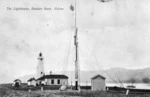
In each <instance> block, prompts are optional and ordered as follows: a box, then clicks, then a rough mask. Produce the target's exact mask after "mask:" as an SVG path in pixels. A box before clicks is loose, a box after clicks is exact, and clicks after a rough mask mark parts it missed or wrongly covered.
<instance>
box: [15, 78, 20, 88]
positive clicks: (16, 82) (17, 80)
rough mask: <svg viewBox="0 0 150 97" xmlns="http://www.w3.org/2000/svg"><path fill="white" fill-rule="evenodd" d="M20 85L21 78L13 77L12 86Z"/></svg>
mask: <svg viewBox="0 0 150 97" xmlns="http://www.w3.org/2000/svg"><path fill="white" fill-rule="evenodd" d="M20 85H21V80H20V79H15V80H14V84H13V86H15V87H19V86H20Z"/></svg>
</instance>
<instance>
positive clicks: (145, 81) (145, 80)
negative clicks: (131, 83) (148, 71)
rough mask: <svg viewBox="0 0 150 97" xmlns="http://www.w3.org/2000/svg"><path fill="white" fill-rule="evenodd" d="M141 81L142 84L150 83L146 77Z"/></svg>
mask: <svg viewBox="0 0 150 97" xmlns="http://www.w3.org/2000/svg"><path fill="white" fill-rule="evenodd" d="M142 81H143V82H144V83H149V82H150V79H149V78H147V77H144V78H143V79H142Z"/></svg>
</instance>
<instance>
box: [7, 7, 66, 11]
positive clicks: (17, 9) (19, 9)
mask: <svg viewBox="0 0 150 97" xmlns="http://www.w3.org/2000/svg"><path fill="white" fill-rule="evenodd" d="M6 10H9V11H42V10H44V11H50V10H64V8H63V7H31V8H29V7H7V8H6Z"/></svg>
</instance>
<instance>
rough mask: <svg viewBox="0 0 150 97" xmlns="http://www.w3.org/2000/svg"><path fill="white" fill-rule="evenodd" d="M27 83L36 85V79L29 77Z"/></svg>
mask: <svg viewBox="0 0 150 97" xmlns="http://www.w3.org/2000/svg"><path fill="white" fill-rule="evenodd" d="M28 85H29V86H36V79H35V78H34V77H33V78H30V79H29V80H28Z"/></svg>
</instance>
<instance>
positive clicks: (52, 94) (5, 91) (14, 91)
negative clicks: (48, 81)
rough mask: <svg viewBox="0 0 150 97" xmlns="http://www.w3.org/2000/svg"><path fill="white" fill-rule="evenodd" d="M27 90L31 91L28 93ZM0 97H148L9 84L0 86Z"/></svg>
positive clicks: (148, 96)
mask: <svg viewBox="0 0 150 97" xmlns="http://www.w3.org/2000/svg"><path fill="white" fill-rule="evenodd" d="M29 89H30V90H31V91H29ZM0 97H150V95H148V94H134V95H128V96H126V95H125V94H121V93H108V92H101V91H90V90H83V89H82V90H81V91H80V92H79V91H75V90H74V91H73V90H71V89H68V90H67V91H59V90H58V87H56V86H55V87H50V86H46V87H44V90H43V91H42V90H40V86H38V87H28V86H27V85H26V84H23V85H22V86H21V87H18V88H17V87H13V86H12V85H11V84H3V85H0Z"/></svg>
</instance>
